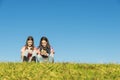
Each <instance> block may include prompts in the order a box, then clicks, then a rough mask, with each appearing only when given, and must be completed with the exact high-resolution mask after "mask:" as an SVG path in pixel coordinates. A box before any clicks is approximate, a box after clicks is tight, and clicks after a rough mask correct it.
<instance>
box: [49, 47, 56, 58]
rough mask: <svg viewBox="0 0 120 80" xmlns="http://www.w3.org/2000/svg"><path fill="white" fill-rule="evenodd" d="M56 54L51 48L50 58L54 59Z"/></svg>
mask: <svg viewBox="0 0 120 80" xmlns="http://www.w3.org/2000/svg"><path fill="white" fill-rule="evenodd" d="M54 54H55V51H54V49H53V48H52V47H51V50H50V56H52V57H54Z"/></svg>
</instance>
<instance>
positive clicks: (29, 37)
mask: <svg viewBox="0 0 120 80" xmlns="http://www.w3.org/2000/svg"><path fill="white" fill-rule="evenodd" d="M29 40H32V48H31V50H34V39H33V37H32V36H28V38H27V40H26V44H25V49H28V41H29Z"/></svg>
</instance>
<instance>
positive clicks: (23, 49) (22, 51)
mask: <svg viewBox="0 0 120 80" xmlns="http://www.w3.org/2000/svg"><path fill="white" fill-rule="evenodd" d="M24 53H25V46H24V47H22V49H21V59H22V61H23V57H24Z"/></svg>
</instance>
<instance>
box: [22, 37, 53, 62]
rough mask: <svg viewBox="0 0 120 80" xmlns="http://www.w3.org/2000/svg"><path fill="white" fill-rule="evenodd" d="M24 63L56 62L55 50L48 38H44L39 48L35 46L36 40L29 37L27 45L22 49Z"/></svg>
mask: <svg viewBox="0 0 120 80" xmlns="http://www.w3.org/2000/svg"><path fill="white" fill-rule="evenodd" d="M21 58H22V61H23V62H31V61H34V62H54V49H53V48H52V47H51V46H50V44H49V41H48V39H47V37H42V38H41V40H40V44H39V46H38V48H36V47H35V46H34V39H33V37H32V36H29V37H28V38H27V40H26V45H25V46H24V47H22V49H21Z"/></svg>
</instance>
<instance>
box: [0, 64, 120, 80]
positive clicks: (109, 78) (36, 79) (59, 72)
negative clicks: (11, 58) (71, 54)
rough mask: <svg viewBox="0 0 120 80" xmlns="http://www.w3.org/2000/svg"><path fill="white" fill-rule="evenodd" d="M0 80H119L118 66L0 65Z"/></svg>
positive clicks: (119, 65)
mask: <svg viewBox="0 0 120 80" xmlns="http://www.w3.org/2000/svg"><path fill="white" fill-rule="evenodd" d="M0 69H1V70H0V80H120V64H80V63H10V62H8V63H0Z"/></svg>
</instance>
